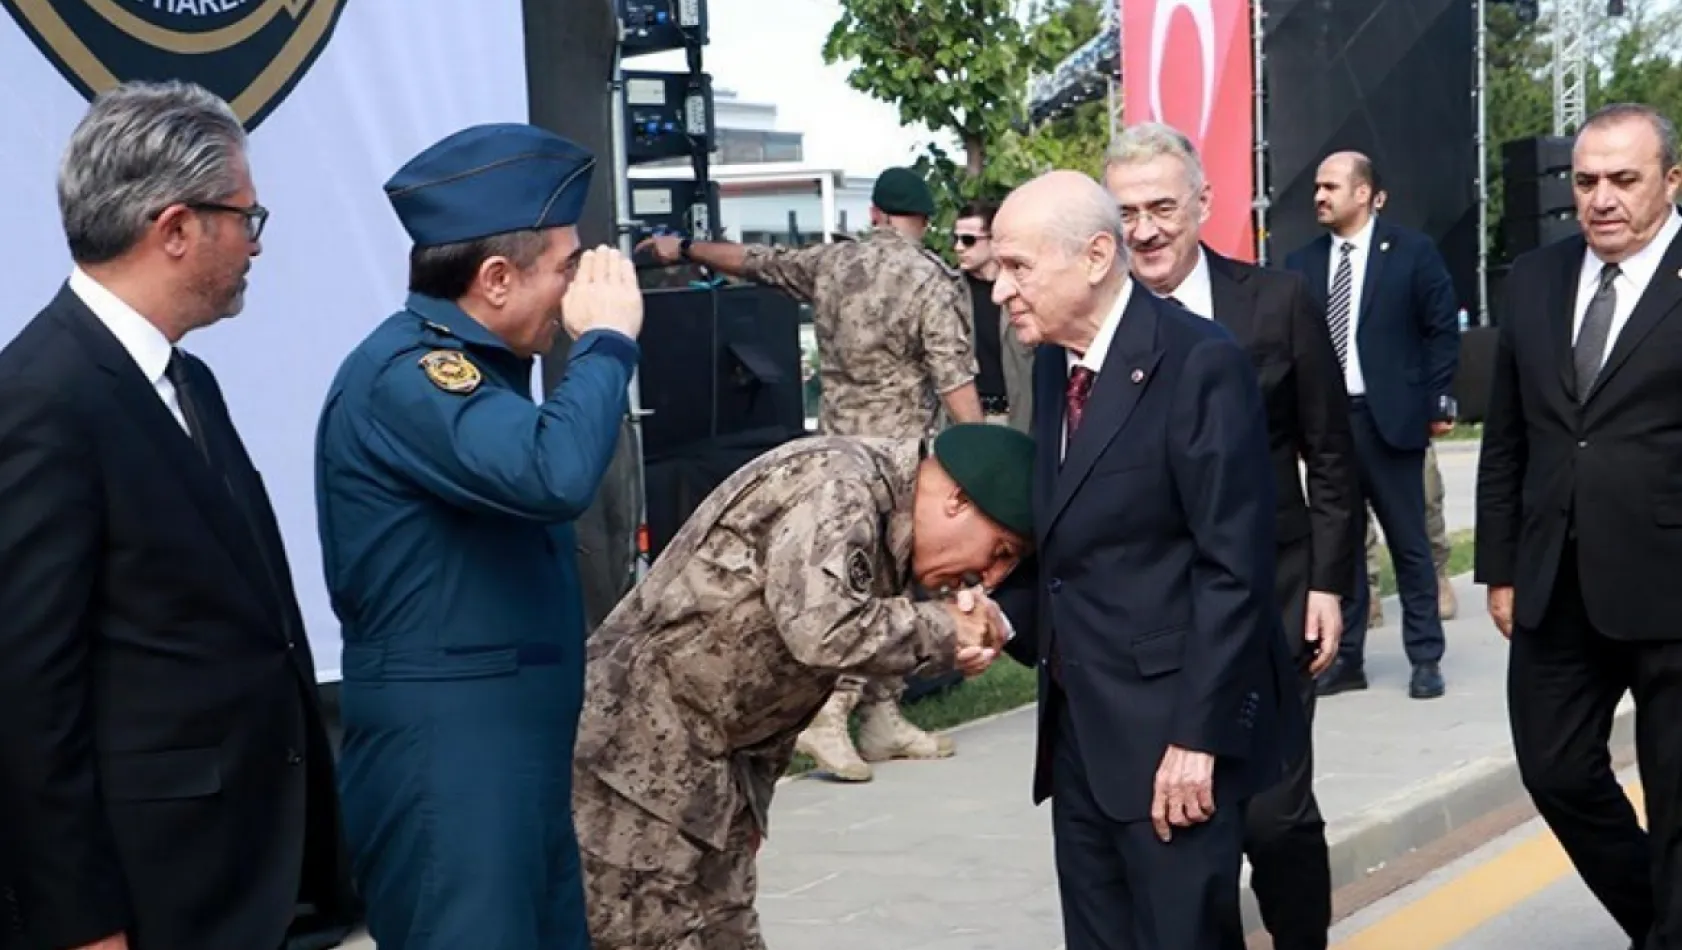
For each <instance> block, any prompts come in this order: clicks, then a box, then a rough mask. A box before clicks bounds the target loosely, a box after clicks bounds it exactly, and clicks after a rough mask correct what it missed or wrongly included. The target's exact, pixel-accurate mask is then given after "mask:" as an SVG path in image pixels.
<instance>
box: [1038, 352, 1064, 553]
mask: <svg viewBox="0 0 1682 950" xmlns="http://www.w3.org/2000/svg"><path fill="white" fill-rule="evenodd" d="M1068 362H1069V356H1068V351H1067V350H1065V349H1063V348H1062V347H1060V346H1052V345H1051V344H1049V343H1048V344H1045V345H1043V346H1040V347H1039V348H1038V349H1037V350H1035V352H1034V387H1035V388H1034V437H1035V438H1036V439H1037V440H1038V441H1039V443H1040V451H1039V452H1038V453H1037V454H1038V456H1039V468H1038V470H1037V471H1036V472H1035V473H1034V522H1035V524H1037V525H1041V526H1042V530H1041V531H1040V532H1039V534H1040V537H1041V538H1044V536H1045V532H1044V530H1043V526H1044V525H1046V524H1049V523H1050V521H1051V495H1052V489H1053V487H1054V486H1055V485H1056V484H1057V467H1058V466H1057V449H1058V446H1060V445H1061V444H1062V440H1063V415H1064V412H1065V411H1066V409H1067V408H1068V406H1067V400H1066V396H1065V393H1064V387H1065V385H1066V384H1067V382H1068V369H1067V367H1068ZM1047 447H1049V448H1047Z"/></svg>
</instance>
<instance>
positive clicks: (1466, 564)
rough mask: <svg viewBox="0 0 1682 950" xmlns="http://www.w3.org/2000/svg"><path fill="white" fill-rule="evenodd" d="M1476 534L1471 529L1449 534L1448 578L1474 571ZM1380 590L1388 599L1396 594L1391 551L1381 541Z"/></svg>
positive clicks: (1379, 560)
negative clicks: (1474, 540)
mask: <svg viewBox="0 0 1682 950" xmlns="http://www.w3.org/2000/svg"><path fill="white" fill-rule="evenodd" d="M1473 538H1474V532H1473V531H1472V529H1471V528H1464V529H1462V530H1459V531H1450V532H1449V533H1448V546H1449V553H1448V576H1449V577H1456V576H1458V575H1461V574H1464V573H1466V572H1467V571H1469V570H1471V569H1472V559H1473V554H1474V549H1473V544H1472V542H1473ZM1378 590H1379V592H1380V593H1381V594H1383V595H1384V596H1386V597H1388V596H1390V595H1391V594H1394V593H1395V592H1396V570H1395V568H1394V567H1392V566H1391V564H1390V549H1389V548H1387V547H1385V546H1384V544H1383V542H1382V541H1380V542H1379V545H1378Z"/></svg>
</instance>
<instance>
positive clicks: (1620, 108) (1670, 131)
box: [1577, 102, 1678, 172]
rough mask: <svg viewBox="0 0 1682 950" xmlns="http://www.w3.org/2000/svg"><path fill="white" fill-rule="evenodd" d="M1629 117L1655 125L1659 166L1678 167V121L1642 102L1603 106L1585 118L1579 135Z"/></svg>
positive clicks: (1615, 103) (1616, 103)
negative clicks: (1673, 120) (1657, 138)
mask: <svg viewBox="0 0 1682 950" xmlns="http://www.w3.org/2000/svg"><path fill="white" fill-rule="evenodd" d="M1627 119H1642V120H1645V121H1646V122H1647V123H1648V124H1650V125H1651V126H1652V127H1653V131H1654V132H1655V133H1657V135H1658V137H1659V166H1660V168H1661V169H1663V170H1664V171H1667V172H1668V171H1670V170H1671V169H1672V168H1675V167H1676V163H1677V161H1678V150H1677V143H1676V123H1674V122H1672V121H1670V119H1668V118H1666V117H1665V114H1664V113H1663V112H1660V111H1659V110H1657V109H1655V108H1653V107H1652V106H1650V105H1647V104H1646V103H1641V102H1614V103H1612V104H1611V105H1609V106H1602V107H1601V108H1599V109H1597V110H1595V113H1594V114H1593V115H1591V116H1589V117H1588V118H1587V119H1584V120H1583V125H1582V127H1581V128H1579V129H1578V130H1577V135H1579V136H1581V135H1582V134H1583V133H1584V132H1587V131H1588V130H1589V129H1591V128H1594V127H1596V126H1604V125H1611V124H1613V123H1616V122H1622V121H1625V120H1627Z"/></svg>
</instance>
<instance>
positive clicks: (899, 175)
mask: <svg viewBox="0 0 1682 950" xmlns="http://www.w3.org/2000/svg"><path fill="white" fill-rule="evenodd" d="M870 203H871V204H873V205H875V206H876V207H878V208H881V209H882V211H883V212H885V213H887V214H920V215H922V216H923V217H925V218H932V217H934V193H933V192H931V191H929V185H928V182H925V181H923V179H922V176H920V175H918V174H917V173H916V172H914V171H912V170H911V169H909V168H890V169H888V170H887V171H884V172H883V173H882V174H880V175H878V176H876V187H875V189H873V190H872V191H871V192H870Z"/></svg>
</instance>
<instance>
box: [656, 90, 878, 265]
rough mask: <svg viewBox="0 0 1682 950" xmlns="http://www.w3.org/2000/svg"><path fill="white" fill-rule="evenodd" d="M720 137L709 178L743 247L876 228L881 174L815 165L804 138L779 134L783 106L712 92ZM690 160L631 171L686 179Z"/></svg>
mask: <svg viewBox="0 0 1682 950" xmlns="http://www.w3.org/2000/svg"><path fill="white" fill-rule="evenodd" d="M713 110H714V112H713V122H714V125H715V126H717V129H718V132H717V135H716V137H715V145H714V149H713V154H712V156H711V158H710V159H709V164H708V166H707V173H708V175H710V176H711V178H712V180H713V181H715V182H717V183H718V189H719V218H720V219H721V223H722V224H723V226H724V237H725V238H726V239H727V240H731V241H739V242H754V243H765V244H791V243H792V244H810V243H815V242H818V241H828V240H829V239H830V237H831V235H832V233H833V232H840V233H845V234H855V233H857V232H859V231H862V230H864V229H865V228H866V227H869V225H870V190H871V187H872V186H873V185H874V184H875V181H876V179H875V176H874V175H871V176H859V175H849V174H847V172H846V170H845V169H841V168H833V167H827V166H821V165H814V164H808V163H807V162H806V161H805V148H804V142H803V136H802V135H801V134H800V133H799V132H785V131H781V130H779V129H777V127H776V126H777V107H776V106H775V105H772V104H770V103H761V102H747V101H744V100H742V99H739V98H737V96H736V94H735V93H734V92H731V91H730V90H727V89H717V90H714V92H713ZM691 174H692V172H691V169H690V165H689V161H688V160H687V159H674V160H672V161H669V162H651V163H649V164H646V165H639V166H637V167H635V168H633V169H631V179H632V180H633V181H634V180H636V179H639V178H687V177H689V176H690V175H691Z"/></svg>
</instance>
